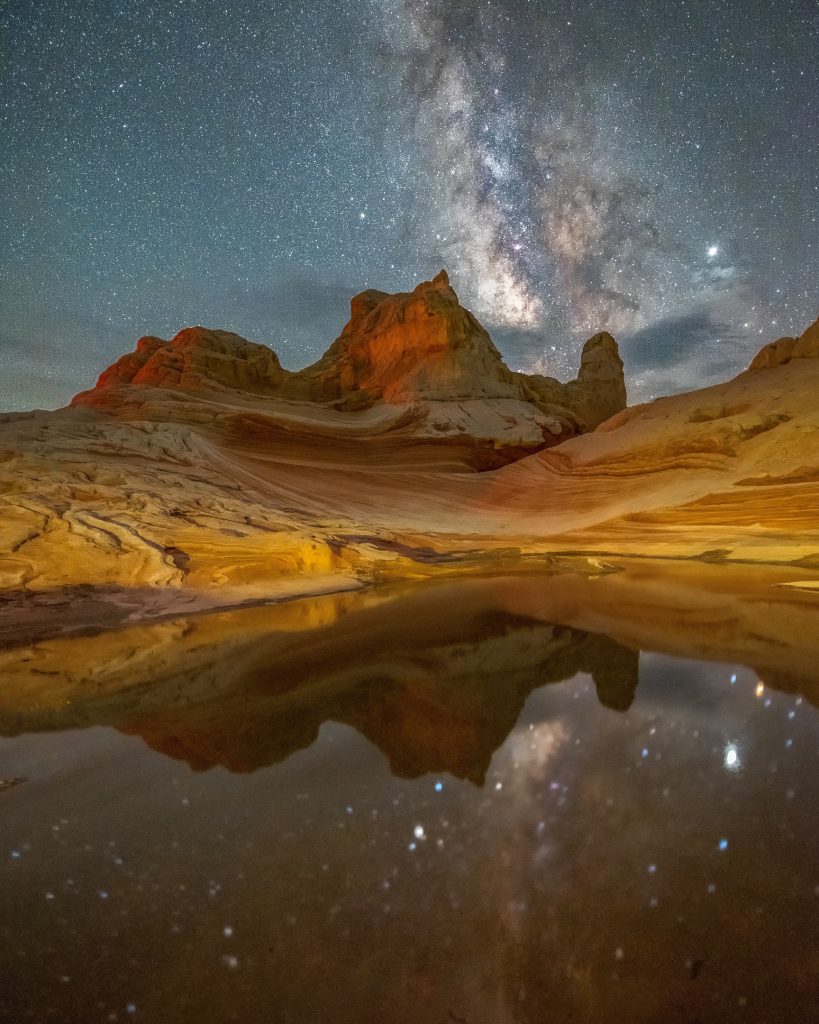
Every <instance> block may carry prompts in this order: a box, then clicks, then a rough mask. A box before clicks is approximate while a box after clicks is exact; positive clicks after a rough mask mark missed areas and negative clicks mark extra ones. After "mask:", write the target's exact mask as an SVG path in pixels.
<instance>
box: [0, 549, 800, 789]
mask: <svg viewBox="0 0 819 1024" xmlns="http://www.w3.org/2000/svg"><path fill="white" fill-rule="evenodd" d="M788 578H790V579H793V572H792V571H791V572H790V573H786V572H784V571H783V570H782V569H781V568H780V569H773V568H767V567H755V566H745V567H739V566H710V565H705V564H702V563H696V562H689V563H662V562H654V563H652V562H648V561H626V562H624V563H622V565H620V566H618V567H616V571H609V572H605V573H604V574H602V575H596V576H591V575H588V570H587V571H586V573H585V574H584V573H581V572H577V571H575V572H572V571H565V570H564V571H562V572H558V573H556V574H553V575H544V574H543V573H542V572H528V573H526V572H523V571H518V572H517V573H511V572H510V573H506V574H500V573H496V574H493V575H491V576H473V577H460V578H450V579H446V580H435V581H427V582H421V583H415V584H411V585H408V584H392V585H389V586H384V587H381V588H376V589H370V590H364V591H359V592H353V593H346V594H335V595H325V596H323V597H316V598H306V599H302V600H299V601H293V602H290V603H287V604H282V605H272V606H259V607H251V608H245V609H236V610H233V611H227V612H225V611H221V612H211V613H208V614H201V615H194V616H188V617H183V618H172V619H168V620H165V621H161V622H157V623H154V624H151V625H148V624H144V623H143V624H137V625H131V626H126V627H120V628H116V629H111V630H108V631H105V632H101V633H98V634H97V635H93V636H83V637H76V638H75V637H70V636H64V637H54V638H52V639H49V640H44V641H41V642H38V643H35V644H32V645H29V646H21V647H16V648H14V649H11V650H7V651H6V652H4V653H2V654H0V672H2V676H3V679H4V683H5V685H4V688H3V693H2V697H0V729H2V732H3V733H4V734H5V735H16V734H19V733H22V732H27V731H39V730H62V729H69V728H76V727H85V726H90V725H109V726H113V727H115V728H117V729H119V730H121V731H123V732H126V733H131V734H135V735H139V736H141V737H142V738H143V739H144V740H145V742H146V743H148V744H149V745H150V746H151V747H154V748H155V749H157V750H160V751H162V752H164V753H166V754H168V755H170V756H172V757H175V758H179V759H182V760H185V761H187V762H188V763H189V764H191V765H192V766H193V767H194V768H197V769H205V768H209V767H211V766H214V765H223V766H225V767H226V768H228V769H230V770H231V771H235V772H247V771H253V770H254V769H256V768H259V767H261V766H264V765H269V764H273V763H275V762H278V761H280V760H282V759H283V758H285V757H287V756H288V755H289V754H291V753H293V752H294V751H296V750H299V749H302V748H304V747H307V746H309V745H310V744H311V743H312V742H313V741H314V740H315V738H316V736H317V734H318V731H319V729H320V727H321V725H322V723H323V722H325V721H329V720H332V721H337V722H343V723H346V724H349V725H351V726H353V727H354V728H355V729H357V730H358V731H359V732H360V733H361V734H362V735H364V736H366V737H367V738H368V739H369V740H371V741H372V742H373V743H374V744H375V745H377V746H378V747H379V748H380V749H381V750H382V751H383V753H384V755H385V756H386V757H387V759H388V760H389V763H390V767H391V769H392V771H393V772H394V773H395V774H396V775H399V776H402V777H413V776H416V775H420V774H423V773H425V772H431V771H438V772H440V771H448V772H451V773H452V774H453V775H456V776H459V777H462V778H466V779H470V780H472V781H474V782H476V783H481V781H482V780H483V777H484V774H485V772H486V769H487V766H488V764H489V761H490V759H491V756H492V754H493V752H494V751H495V750H496V749H497V747H498V746H500V744H501V743H502V742H503V740H504V739H505V737H506V736H507V734H508V733H509V731H510V730H511V729H512V727H513V726H514V724H515V722H516V721H517V719H518V717H519V715H520V711H521V709H522V707H523V704H524V702H525V700H526V698H527V697H528V695H529V694H530V693H531V692H532V690H534V689H535V688H537V687H539V686H542V685H544V684H547V683H553V682H559V681H561V680H564V679H570V678H571V677H573V676H574V675H576V674H577V673H578V672H584V673H589V674H590V675H591V677H592V679H593V680H594V683H595V686H596V688H597V693H598V697H599V699H600V701H601V702H602V703H603V704H604V705H606V706H607V707H609V708H611V709H613V710H614V711H623V710H626V709H627V708H628V707H629V705H630V704H631V701H632V699H633V696H634V691H635V688H636V686H637V683H638V657H639V651H640V650H641V649H642V650H651V651H660V652H663V653H669V654H674V655H677V656H681V657H691V658H698V659H707V660H710V661H727V662H732V663H740V664H744V665H747V666H749V667H752V668H753V669H754V670H755V671H756V672H757V674H758V675H759V677H760V678H761V679H764V681H765V683H766V685H769V686H772V687H776V688H779V689H782V690H786V691H788V692H799V693H803V694H804V695H805V696H806V697H807V698H808V699H809V700H811V701H813V702H814V703H817V702H819V673H817V668H816V666H817V664H819V595H817V594H816V593H815V592H814V591H812V589H811V587H810V584H811V583H812V582H814V581H815V580H816V579H817V578H819V573H813V574H810V573H807V574H806V576H805V577H804V578H803V582H804V583H805V584H806V589H799V588H793V587H787V586H782V585H781V584H782V583H783V582H786V581H787V579H788Z"/></svg>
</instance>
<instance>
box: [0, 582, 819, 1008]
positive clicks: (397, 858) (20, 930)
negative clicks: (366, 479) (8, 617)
mask: <svg viewBox="0 0 819 1024" xmlns="http://www.w3.org/2000/svg"><path fill="white" fill-rule="evenodd" d="M709 572H710V570H709ZM717 578H718V577H716V576H709V575H708V573H707V572H706V573H705V576H702V575H698V576H696V578H694V577H693V576H692V577H687V576H685V575H683V576H682V577H680V576H677V577H675V578H674V579H667V578H665V577H664V578H663V582H662V586H660V583H658V577H656V576H652V577H651V578H650V579H646V577H645V574H644V572H643V571H642V570H640V571H635V570H631V571H630V576H629V572H627V573H624V574H622V573H621V574H618V575H617V576H616V577H615V576H605V577H603V578H601V579H599V580H589V579H581V578H579V577H571V578H568V577H567V578H562V577H561V578H559V579H557V580H554V579H543V578H541V577H533V576H524V577H520V578H516V577H503V578H491V579H475V580H460V581H458V580H450V581H446V582H444V583H440V584H436V585H434V586H430V585H420V586H416V587H412V588H405V589H401V588H397V589H395V590H393V591H390V590H387V591H385V592H377V591H371V592H367V593H360V594H357V595H349V594H346V595H340V596H337V597H325V598H320V599H315V600H313V601H312V602H298V603H297V605H294V606H280V607H278V608H255V609H252V610H250V609H249V610H245V611H233V612H223V613H216V614H211V615H207V616H201V617H198V618H197V617H191V618H189V619H185V620H179V619H175V620H169V621H167V622H162V623H156V624H153V625H150V626H148V625H139V624H137V625H134V626H128V627H123V628H122V629H121V630H119V631H113V632H112V631H109V632H107V633H105V634H99V635H98V636H92V637H81V638H76V637H74V638H72V637H54V638H51V639H43V640H41V641H38V642H37V643H34V644H31V645H28V646H25V647H20V648H12V649H10V650H8V651H6V652H5V653H4V655H3V657H4V659H5V660H4V661H3V662H2V663H0V667H1V668H2V670H3V677H2V678H3V680H4V682H3V684H2V688H3V691H4V692H3V697H2V702H0V729H2V732H3V733H4V736H5V738H3V739H0V780H4V782H5V785H3V784H0V901H1V902H2V917H1V918H0V960H1V961H2V965H3V966H2V976H1V977H0V1017H2V1019H3V1020H8V1021H10V1022H11V1021H13V1022H17V1021H28V1020H34V1021H58V1022H72V1024H73V1022H82V1024H86V1022H92V1021H109V1020H110V1021H114V1020H118V1021H128V1020H134V1021H140V1020H141V1021H146V1022H151V1021H158V1022H166V1021H167V1022H180V1024H184V1022H209V1021H214V1022H216V1021H231V1020H235V1021H242V1022H257V1021H258V1022H280V1021H281V1022H285V1021H292V1022H294V1024H296V1022H297V1024H301V1022H324V1021H327V1022H351V1024H352V1022H356V1024H358V1022H362V1021H374V1022H381V1021H383V1022H424V1024H426V1022H430V1024H450V1022H456V1024H457V1022H467V1024H496V1022H552V1021H554V1022H561V1024H563V1022H618V1024H619V1022H623V1024H626V1022H628V1024H638V1022H651V1024H653V1022H659V1021H671V1022H686V1024H693V1022H703V1024H704V1022H710V1021H753V1022H763V1021H764V1022H771V1024H779V1022H780V1021H783V1022H784V1021H788V1022H790V1021H793V1022H800V1024H801V1022H809V1021H815V1020H818V1019H819V1014H817V1007H819V856H817V854H818V853H819V807H818V806H817V789H818V788H819V787H817V769H819V712H818V711H817V708H816V706H815V703H816V701H817V698H818V697H819V667H817V665H819V662H817V660H816V645H817V643H818V642H819V640H817V638H819V628H817V627H819V601H818V600H817V598H816V596H815V595H814V594H813V593H810V592H800V591H798V590H790V591H786V590H785V589H783V588H778V584H774V583H772V582H771V580H768V579H760V578H757V577H754V579H753V580H751V581H746V586H745V587H744V589H743V590H742V592H741V593H737V592H736V590H737V588H736V587H735V588H734V589H733V590H731V589H730V588H729V590H725V589H723V590H720V588H719V587H717V585H716V582H715V581H716V580H717ZM719 578H720V579H722V577H719ZM729 591H730V592H729ZM547 614H548V615H550V616H551V617H550V618H547V617H545V616H546V615H547ZM581 619H587V620H589V621H590V622H592V623H593V624H594V625H595V626H596V627H597V631H595V630H593V629H591V628H589V622H584V623H583V627H581V626H580V625H578V622H579V621H580V620H581ZM604 626H605V627H606V628H607V629H608V630H609V632H608V633H607V632H605V631H604V630H603V628H602V627H604ZM638 635H639V636H638ZM635 637H637V638H638V639H640V643H637V642H636V641H635ZM641 646H642V648H643V649H642V651H641V650H640V647H641ZM686 650H688V653H689V656H686V654H685V651H686ZM704 654H710V655H711V657H709V658H704V657H703V655H704ZM690 655H695V657H692V656H690Z"/></svg>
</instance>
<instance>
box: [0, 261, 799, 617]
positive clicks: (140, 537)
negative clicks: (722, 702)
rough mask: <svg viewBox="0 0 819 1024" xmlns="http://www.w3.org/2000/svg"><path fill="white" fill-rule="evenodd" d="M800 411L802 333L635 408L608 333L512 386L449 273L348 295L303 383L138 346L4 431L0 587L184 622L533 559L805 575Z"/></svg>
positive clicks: (237, 364) (229, 341)
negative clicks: (155, 611)
mask: <svg viewBox="0 0 819 1024" xmlns="http://www.w3.org/2000/svg"><path fill="white" fill-rule="evenodd" d="M817 395H819V324H814V325H813V326H812V327H811V328H809V329H808V330H807V331H806V332H805V334H803V335H802V336H801V337H800V338H798V339H782V340H781V341H779V342H776V343H775V344H774V345H772V346H768V347H767V348H766V349H763V351H762V352H761V353H760V355H759V356H757V358H756V359H755V360H754V362H753V363H752V365H751V368H750V369H749V370H748V371H746V372H745V373H743V374H740V375H739V376H738V377H737V378H735V379H734V380H732V381H729V382H727V383H726V384H723V385H720V386H718V387H712V388H708V389H704V390H701V391H696V392H691V393H689V394H685V395H679V396H675V397H672V398H665V399H660V400H658V401H656V402H653V403H651V404H649V405H643V406H637V407H634V408H628V409H627V408H626V407H625V405H626V394H625V386H624V379H623V366H622V362H621V361H620V357H619V354H618V351H617V346H616V343H615V342H614V340H613V339H612V338H611V336H610V335H608V334H599V335H596V336H595V337H594V338H592V339H590V340H589V342H587V344H586V347H585V349H584V352H583V357H582V362H581V367H580V372H579V375H578V378H577V379H576V380H575V381H572V382H569V383H567V384H562V383H560V382H559V381H556V380H554V379H551V378H547V377H542V376H537V375H524V374H520V373H515V372H513V371H511V370H510V369H509V368H508V367H507V366H506V365H505V364H504V362H503V360H502V358H501V356H500V354H499V352H498V350H497V349H496V348H495V346H494V345H493V343H492V341H491V339H490V337H489V335H488V334H487V333H486V331H485V330H484V329H483V327H481V325H480V324H479V323H478V322H477V320H476V319H475V318H474V316H472V314H471V313H469V312H468V311H467V310H466V309H464V308H463V307H462V306H461V305H460V303H459V302H458V299H457V296H456V295H455V292H454V291H453V290H452V288H451V287H450V285H449V281H448V279H447V277H446V274H445V273H444V272H442V273H441V274H439V275H438V276H437V277H436V278H435V279H434V280H432V281H429V282H424V283H422V284H420V285H418V287H417V288H415V289H414V291H412V292H408V293H400V294H397V295H386V294H385V293H383V292H378V291H373V290H370V291H366V292H363V293H362V294H360V295H358V296H356V297H355V298H354V299H353V300H352V303H351V318H350V321H349V323H348V324H347V325H346V326H345V328H344V330H343V331H342V333H341V335H340V336H339V338H338V339H337V340H336V341H335V342H334V343H333V344H332V345H331V346H330V348H329V349H328V351H327V353H326V354H325V355H324V356H323V357H322V358H321V359H320V360H319V361H318V362H317V363H315V364H314V365H313V366H310V367H307V368H306V369H304V370H301V371H299V372H297V373H293V372H291V371H288V370H286V369H284V368H283V367H282V366H281V365H280V363H279V360H278V359H277V357H276V355H275V353H274V352H273V351H272V350H271V349H269V348H267V347H265V346H263V345H256V344H253V343H251V342H248V341H245V340H244V339H242V338H239V337H238V336H237V335H233V334H230V333H228V332H224V331H214V330H206V329H204V328H201V327H193V328H188V329H186V330H183V331H181V332H180V333H179V334H178V335H176V337H175V338H173V339H172V340H171V341H163V340H162V339H159V338H153V337H147V338H142V339H140V341H139V342H138V344H137V347H136V350H135V351H134V352H133V353H130V354H128V355H126V356H123V357H122V358H121V359H120V360H118V361H117V362H116V363H115V364H114V365H113V366H112V367H110V368H109V369H107V370H105V371H104V372H103V374H102V376H101V377H100V380H99V383H98V384H97V386H96V387H95V388H92V389H91V390H90V391H87V392H84V393H83V394H81V395H79V396H77V398H76V399H75V400H74V403H73V404H72V406H70V407H69V408H66V409H61V410H58V411H56V412H52V413H41V412H35V413H26V414H10V415H6V416H4V417H2V419H1V420H0V503H1V504H0V508H2V513H1V514H0V588H2V591H3V594H4V595H5V598H6V600H13V601H15V602H17V603H18V604H20V603H22V604H25V601H27V600H31V599H32V598H31V595H40V599H42V600H44V601H48V600H54V601H56V602H64V601H75V600H76V599H77V598H78V596H79V595H81V594H84V595H85V598H84V599H90V597H89V594H90V592H91V591H93V593H94V594H95V595H99V594H100V593H102V592H103V590H101V589H100V588H103V589H104V590H105V592H106V593H108V594H109V596H110V595H112V594H116V595H117V599H118V600H125V601H126V603H127V601H128V600H131V599H132V600H133V601H134V602H135V604H139V603H140V602H141V603H142V605H144V603H145V602H148V603H149V604H152V605H153V606H155V607H156V608H169V609H171V608H173V609H178V608H184V607H188V606H190V605H191V604H192V603H198V604H199V605H200V606H201V605H202V604H203V603H204V604H211V605H227V604H230V603H231V602H233V601H236V600H247V599H251V598H255V597H258V598H262V597H270V596H276V595H279V596H289V595H295V594H299V593H305V592H315V591H318V590H322V589H327V590H329V589H343V588H351V587H357V586H360V585H361V584H362V583H366V582H369V581H372V580H376V579H384V578H390V577H393V578H394V577H407V578H413V577H416V576H425V575H429V574H432V573H439V572H444V571H447V567H459V568H464V567H465V566H468V565H470V564H483V563H485V562H486V560H487V559H489V560H497V559H499V558H503V559H507V560H508V559H509V558H515V557H517V556H519V555H528V554H531V553H540V554H548V553H552V554H554V553H558V552H559V553H569V552H574V553H578V552H580V553H583V554H584V555H585V556H586V557H591V558H598V559H599V558H603V557H606V556H607V555H623V554H629V555H637V556H644V555H651V556H662V557H674V558H698V559H705V560H708V561H726V560H729V561H730V560H741V561H748V560H750V561H758V562H788V563H800V564H803V565H805V567H806V568H807V567H810V566H812V565H819V407H818V406H817V402H816V396H817ZM83 588H84V589H83ZM127 595H131V597H130V598H129V597H127ZM142 605H140V606H142Z"/></svg>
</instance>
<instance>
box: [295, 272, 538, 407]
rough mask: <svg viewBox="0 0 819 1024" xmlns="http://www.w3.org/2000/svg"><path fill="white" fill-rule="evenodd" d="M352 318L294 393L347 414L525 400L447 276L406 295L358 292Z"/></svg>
mask: <svg viewBox="0 0 819 1024" xmlns="http://www.w3.org/2000/svg"><path fill="white" fill-rule="evenodd" d="M350 313H351V316H350V320H349V322H348V323H347V325H346V326H345V328H344V330H343V331H342V332H341V335H340V336H339V337H338V338H337V339H336V341H334V342H333V344H332V345H331V346H330V348H329V349H328V351H327V353H326V354H325V355H324V356H322V358H321V359H320V360H319V361H318V362H317V363H314V364H313V365H312V366H309V367H307V369H306V370H302V371H301V373H298V374H295V375H294V378H293V379H292V380H291V381H290V382H289V384H288V390H289V391H291V393H296V394H299V397H307V398H309V399H310V400H312V401H320V402H321V401H323V402H329V401H341V402H342V403H344V404H345V405H346V406H348V407H358V406H361V405H363V404H371V403H373V402H375V401H384V402H389V403H391V404H394V403H400V402H414V401H418V400H426V401H446V402H452V401H463V400H471V399H477V398H522V397H523V396H522V394H521V390H520V388H519V386H517V384H516V382H515V380H514V377H513V375H512V372H511V371H510V370H509V368H508V367H507V366H506V365H505V364H504V362H503V359H502V358H501V354H500V352H498V350H497V349H496V348H495V346H494V345H493V343H492V339H491V338H490V337H489V335H488V334H487V333H486V331H485V330H484V328H483V327H481V325H480V324H479V323H478V321H477V320H476V319H475V317H474V316H473V315H472V314H471V313H470V312H469V311H468V310H466V309H464V307H463V306H462V305H461V304H460V302H459V301H458V296H457V295H456V294H455V292H454V290H453V289H452V287H451V286H450V284H449V278H448V277H447V274H446V271H444V270H442V271H441V272H440V274H438V275H437V276H436V277H435V278H433V280H432V281H424V282H422V283H421V284H419V285H418V286H417V287H416V288H415V289H414V290H413V291H411V292H398V293H397V294H395V295H387V294H386V293H384V292H378V291H373V290H370V291H366V292H362V293H361V294H360V295H356V296H355V297H354V298H353V300H352V302H351V303H350Z"/></svg>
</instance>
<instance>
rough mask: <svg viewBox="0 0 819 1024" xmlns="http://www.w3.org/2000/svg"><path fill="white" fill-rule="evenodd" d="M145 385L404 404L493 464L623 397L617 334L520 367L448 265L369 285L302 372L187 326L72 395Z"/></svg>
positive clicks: (418, 428) (597, 419)
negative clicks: (561, 373) (548, 371)
mask: <svg viewBox="0 0 819 1024" xmlns="http://www.w3.org/2000/svg"><path fill="white" fill-rule="evenodd" d="M145 388H163V389H168V390H174V391H181V392H184V393H187V394H199V395H201V396H203V397H206V396H208V397H210V398H212V399H216V398H218V397H219V396H220V394H223V393H224V392H225V391H226V390H229V391H236V390H239V391H242V392H246V393H248V394H250V395H253V396H254V397H256V398H257V399H260V400H263V399H278V400H279V402H280V403H281V402H283V403H295V404H296V405H298V404H306V405H309V406H318V407H322V408H325V409H328V410H335V411H339V412H361V411H363V410H367V409H372V408H373V407H375V406H378V405H387V406H391V407H403V408H404V409H405V410H406V411H411V415H412V434H413V435H414V437H416V438H417V439H423V440H424V441H425V442H433V441H435V440H438V441H441V442H443V443H445V444H449V443H450V442H451V441H452V440H456V441H458V442H465V444H466V446H468V447H469V448H470V449H471V455H470V457H469V459H468V461H469V462H470V464H471V466H472V468H475V469H490V468H497V466H499V465H502V464H503V463H505V462H510V461H514V460H515V459H517V458H520V456H521V455H522V454H526V453H532V452H535V451H537V450H539V449H541V448H544V447H548V446H551V445H554V444H558V443H559V442H560V441H563V440H565V439H566V438H568V437H574V436H576V435H577V434H581V433H584V432H585V431H588V430H593V429H594V428H595V427H596V426H597V425H598V424H599V423H601V422H602V421H603V420H605V419H608V417H609V416H611V415H613V414H614V413H615V412H618V411H619V410H621V409H624V408H625V407H626V388H625V380H624V376H623V363H622V360H621V359H620V354H619V352H618V350H617V344H616V342H615V341H614V339H613V338H612V337H611V335H610V334H605V333H603V334H597V335H595V336H594V337H593V338H591V339H589V341H588V342H587V343H586V346H585V347H584V349H583V354H582V357H581V364H580V373H579V374H578V377H577V379H576V380H574V381H570V382H569V383H568V384H561V383H560V382H559V381H558V380H555V379H554V378H551V377H544V376H541V375H538V374H532V375H528V374H523V373H513V372H512V371H511V370H510V369H509V368H508V367H507V366H506V364H505V363H504V361H503V359H502V358H501V354H500V352H498V350H497V349H496V348H495V345H494V344H493V342H492V339H491V338H490V337H489V335H488V334H487V332H486V331H485V330H484V328H483V327H482V326H481V325H480V324H479V323H478V321H477V320H476V319H475V317H474V316H473V315H472V314H471V313H470V312H469V310H467V309H464V307H463V306H462V305H461V304H460V302H459V301H458V296H457V295H456V294H455V291H454V290H453V288H452V287H451V286H450V284H449V278H448V276H447V274H446V271H443V270H442V271H441V272H440V273H439V274H438V275H437V276H436V277H435V278H433V280H432V281H423V282H422V283H421V284H419V285H418V286H417V287H416V288H415V289H414V290H413V291H411V292H399V293H398V294H396V295H388V294H387V293H386V292H380V291H376V290H375V289H369V290H368V291H364V292H361V293H360V294H359V295H356V296H354V297H353V299H352V301H351V303H350V320H349V321H348V323H347V324H346V326H345V327H344V329H343V330H342V332H341V334H340V335H339V337H338V338H337V339H336V340H335V341H334V342H333V344H332V345H331V346H330V348H329V349H328V350H327V352H326V353H325V355H324V356H322V358H321V359H319V360H318V362H316V363H314V364H313V365H312V366H308V367H307V368H306V369H304V370H301V371H299V372H297V373H292V372H289V371H287V370H285V369H283V368H282V366H281V364H280V363H279V360H278V357H277V356H276V354H275V353H274V352H273V351H272V350H271V349H269V348H267V347H266V346H264V345H256V344H254V343H253V342H249V341H246V340H245V339H244V338H240V337H239V336H238V335H236V334H230V333H229V332H227V331H214V330H207V329H206V328H203V327H188V328H186V329H185V330H183V331H180V332H179V333H178V334H177V335H176V336H175V337H174V338H172V339H171V340H170V341H163V340H162V339H161V338H155V337H153V336H150V335H149V336H146V337H144V338H140V339H139V341H138V342H137V346H136V349H135V351H134V352H130V353H128V354H127V355H124V356H122V357H121V358H120V359H118V360H117V361H116V362H115V363H114V364H113V365H112V366H109V367H108V369H106V370H104V371H103V373H102V374H101V376H100V378H99V381H98V382H97V385H96V387H95V388H92V389H91V390H90V391H86V392H83V393H82V394H80V395H78V396H77V397H76V398H75V399H74V404H75V405H90V406H92V407H94V408H101V409H103V408H104V409H107V410H108V411H111V412H121V411H122V409H123V408H127V409H129V410H131V411H132V410H133V408H134V405H135V404H139V403H140V402H141V401H143V400H145V399H147V401H148V403H150V402H155V401H156V398H155V397H154V398H153V399H152V398H150V396H148V395H144V394H143V391H142V389H145ZM123 389H125V390H123ZM133 389H139V390H138V391H134V390H133ZM267 412H268V414H271V413H272V414H273V415H275V410H267ZM460 448H461V449H463V448H464V444H460Z"/></svg>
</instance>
